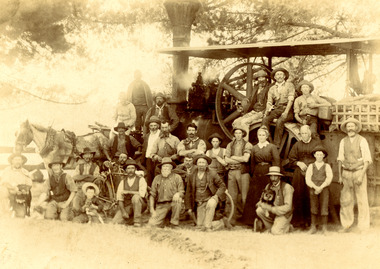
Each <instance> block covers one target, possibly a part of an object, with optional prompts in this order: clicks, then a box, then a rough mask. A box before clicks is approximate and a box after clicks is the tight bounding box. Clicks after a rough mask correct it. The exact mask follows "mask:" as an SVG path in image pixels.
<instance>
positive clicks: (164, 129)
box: [151, 121, 180, 162]
mask: <svg viewBox="0 0 380 269" xmlns="http://www.w3.org/2000/svg"><path fill="white" fill-rule="evenodd" d="M179 142H180V141H179V139H178V137H176V136H174V135H172V134H171V133H170V126H169V122H168V121H163V122H161V133H160V136H159V138H158V139H157V140H156V142H155V143H154V145H153V148H152V151H151V157H152V159H153V160H155V161H156V162H161V161H162V158H164V157H169V158H170V159H172V160H173V161H175V160H177V159H178V154H177V146H178V144H179Z"/></svg>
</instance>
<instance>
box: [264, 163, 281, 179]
mask: <svg viewBox="0 0 380 269" xmlns="http://www.w3.org/2000/svg"><path fill="white" fill-rule="evenodd" d="M267 176H282V177H283V176H284V175H283V174H281V168H280V167H279V166H271V167H269V173H268V174H267Z"/></svg>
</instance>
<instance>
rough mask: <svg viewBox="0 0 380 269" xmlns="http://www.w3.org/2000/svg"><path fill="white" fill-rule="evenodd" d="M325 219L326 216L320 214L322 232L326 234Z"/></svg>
mask: <svg viewBox="0 0 380 269" xmlns="http://www.w3.org/2000/svg"><path fill="white" fill-rule="evenodd" d="M327 219H328V216H322V233H323V234H326V232H327Z"/></svg>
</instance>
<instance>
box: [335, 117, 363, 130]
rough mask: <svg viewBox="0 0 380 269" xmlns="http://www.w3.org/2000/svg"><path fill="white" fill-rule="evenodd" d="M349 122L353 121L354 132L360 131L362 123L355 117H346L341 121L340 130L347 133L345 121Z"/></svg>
mask: <svg viewBox="0 0 380 269" xmlns="http://www.w3.org/2000/svg"><path fill="white" fill-rule="evenodd" d="M350 122H353V123H355V124H356V132H357V133H360V131H361V130H362V124H361V123H360V121H358V120H357V119H355V118H348V119H346V120H345V121H343V122H342V124H341V125H340V129H341V130H342V132H345V133H347V128H346V126H347V123H350Z"/></svg>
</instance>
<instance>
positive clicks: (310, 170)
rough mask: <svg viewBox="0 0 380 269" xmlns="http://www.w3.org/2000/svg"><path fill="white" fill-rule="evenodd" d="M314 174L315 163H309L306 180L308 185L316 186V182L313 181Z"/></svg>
mask: <svg viewBox="0 0 380 269" xmlns="http://www.w3.org/2000/svg"><path fill="white" fill-rule="evenodd" d="M312 176H313V164H309V166H308V167H307V170H306V175H305V181H306V185H307V186H309V187H310V188H313V187H314V184H313V182H312V181H311V177H312Z"/></svg>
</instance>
